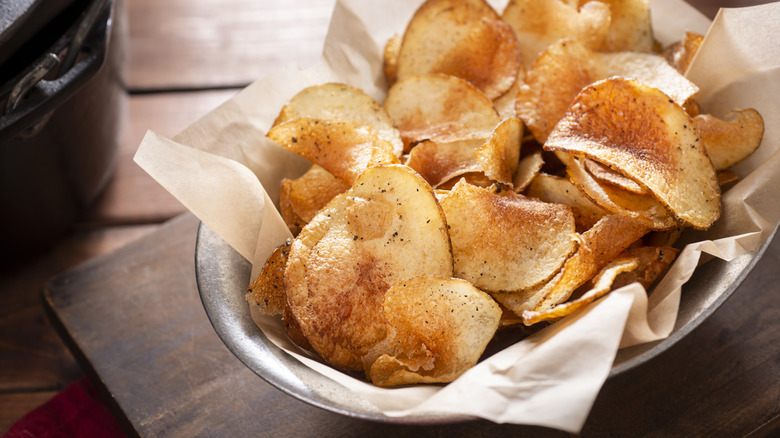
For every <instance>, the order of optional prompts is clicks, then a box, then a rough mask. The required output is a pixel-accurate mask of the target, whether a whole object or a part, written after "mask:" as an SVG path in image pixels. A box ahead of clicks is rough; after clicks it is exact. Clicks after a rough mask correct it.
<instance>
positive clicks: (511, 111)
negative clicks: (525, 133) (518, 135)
mask: <svg viewBox="0 0 780 438" xmlns="http://www.w3.org/2000/svg"><path fill="white" fill-rule="evenodd" d="M524 78H525V69H520V71H519V72H518V74H517V78H516V79H515V82H514V83H513V84H512V87H511V88H510V89H509V90H508V91H507V92H506V93H504V94H503V95H502V96H500V97H498V98H497V99H493V108H495V109H496V111H497V112H498V115H499V118H500V119H501V120H506V119H509V118H511V117H517V110H516V109H515V99H517V92H518V91H519V90H520V85H521V84H522V83H523V79H524Z"/></svg>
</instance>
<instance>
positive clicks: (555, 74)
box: [516, 40, 698, 143]
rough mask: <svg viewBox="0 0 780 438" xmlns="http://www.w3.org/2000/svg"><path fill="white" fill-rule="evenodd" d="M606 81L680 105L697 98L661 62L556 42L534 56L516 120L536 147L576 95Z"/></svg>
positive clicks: (689, 85) (649, 56)
mask: <svg viewBox="0 0 780 438" xmlns="http://www.w3.org/2000/svg"><path fill="white" fill-rule="evenodd" d="M612 76H620V77H623V78H630V79H636V80H638V81H640V82H642V83H644V84H646V85H649V86H651V87H656V88H658V89H660V90H662V91H664V92H665V93H666V94H668V95H669V96H670V97H672V99H673V100H674V101H675V102H677V103H679V104H683V103H684V102H685V101H687V100H688V99H689V98H690V97H691V96H693V95H694V94H696V93H697V92H698V87H696V86H695V85H694V84H693V83H692V82H690V81H689V80H688V79H686V78H685V77H684V76H683V75H681V74H680V73H679V72H677V70H675V69H674V68H673V67H671V66H670V65H669V64H668V63H667V62H666V60H664V58H663V57H661V56H659V55H654V54H650V53H637V52H620V53H598V52H595V51H592V50H589V49H588V48H587V47H586V46H585V45H583V44H582V43H580V42H578V41H574V40H561V41H558V42H557V43H555V44H553V45H551V46H550V47H549V48H548V49H547V50H545V51H544V53H542V54H541V55H540V56H539V59H537V61H536V62H535V63H534V65H533V68H531V69H530V70H529V71H528V72H527V74H526V77H525V79H524V83H523V84H521V85H520V87H519V91H518V94H517V102H516V105H517V107H516V111H517V115H518V117H520V118H521V119H522V120H523V122H524V123H525V124H526V126H528V129H529V130H530V131H531V132H532V133H533V135H534V137H535V138H536V139H537V141H539V142H542V143H543V142H545V141H546V140H547V137H548V135H549V134H550V132H551V131H552V129H553V128H554V127H555V124H556V123H558V121H559V120H560V119H561V118H562V117H563V115H564V114H565V113H566V110H567V109H568V107H569V105H570V104H571V102H572V101H573V100H574V98H575V97H576V96H577V94H579V92H580V91H581V90H582V89H583V88H584V87H586V86H588V85H589V84H592V83H593V82H596V81H599V80H602V79H606V78H609V77H612Z"/></svg>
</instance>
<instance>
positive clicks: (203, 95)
mask: <svg viewBox="0 0 780 438" xmlns="http://www.w3.org/2000/svg"><path fill="white" fill-rule="evenodd" d="M237 91H238V90H235V89H229V90H213V91H193V92H179V93H156V94H136V95H132V96H130V97H129V99H128V105H127V122H126V126H125V128H124V131H123V135H122V140H121V143H120V149H119V153H118V157H117V163H116V171H115V174H114V176H113V178H112V179H111V181H110V182H109V184H108V186H107V187H106V190H105V192H104V193H103V194H102V195H101V196H100V198H99V199H98V200H97V202H96V204H95V205H94V206H93V208H91V209H90V211H89V212H88V213H87V217H86V218H85V222H86V223H89V224H99V225H111V224H138V223H161V222H164V221H166V220H169V219H171V218H173V217H175V216H177V215H179V214H181V213H183V212H184V211H185V208H184V206H182V205H181V203H180V202H179V201H178V200H176V199H175V198H174V197H173V196H172V195H171V194H170V193H168V192H167V191H166V190H165V189H164V188H162V186H160V185H159V184H158V183H157V182H156V181H155V180H154V179H152V178H151V177H150V176H149V175H148V174H147V173H146V172H144V171H143V170H142V169H141V168H140V167H138V165H137V164H135V162H134V161H133V156H134V155H135V152H136V150H137V149H138V145H140V144H141V140H142V139H143V137H144V135H145V134H146V132H147V131H148V130H152V131H155V132H157V133H159V134H162V135H165V136H166V137H169V138H170V137H173V136H174V135H175V134H177V133H178V132H179V131H181V130H182V129H184V128H186V127H187V126H189V125H190V124H191V123H192V122H194V121H196V120H197V119H199V118H200V117H202V116H204V115H205V114H206V113H208V112H209V111H211V110H212V109H214V108H216V107H217V106H218V105H219V104H221V103H222V102H224V101H226V100H227V99H229V98H230V97H231V96H233V95H234V94H235V93H236V92H237Z"/></svg>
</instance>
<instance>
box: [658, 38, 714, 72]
mask: <svg viewBox="0 0 780 438" xmlns="http://www.w3.org/2000/svg"><path fill="white" fill-rule="evenodd" d="M703 40H704V36H702V35H699V34H697V33H694V32H686V33H685V38H684V39H683V40H681V41H679V42H677V43H674V44H672V45H671V46H669V47H667V48H666V49H664V51H663V56H664V58H666V61H667V62H668V63H669V65H671V66H672V67H674V68H675V69H677V71H679V72H680V73H682V74H685V73H687V72H688V67H690V66H691V63H692V62H693V58H694V57H695V56H696V53H697V52H698V51H699V46H701V42H702V41H703Z"/></svg>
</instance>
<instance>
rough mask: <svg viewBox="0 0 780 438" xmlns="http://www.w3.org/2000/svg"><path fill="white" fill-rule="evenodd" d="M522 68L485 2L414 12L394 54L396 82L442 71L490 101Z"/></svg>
mask: <svg viewBox="0 0 780 438" xmlns="http://www.w3.org/2000/svg"><path fill="white" fill-rule="evenodd" d="M520 66H521V56H520V50H519V47H518V45H517V39H516V38H515V34H514V32H513V31H512V28H511V27H509V25H508V24H506V23H504V22H503V21H501V20H500V18H499V16H498V14H497V13H496V12H495V10H493V8H492V7H491V6H490V5H489V4H488V3H487V2H485V1H483V0H469V1H454V0H428V1H426V2H425V3H423V5H422V6H420V8H419V9H418V10H417V11H416V12H415V14H414V16H413V17H412V19H411V21H410V22H409V24H408V26H407V28H406V31H405V32H404V37H403V41H402V42H401V47H400V48H399V51H398V59H397V78H398V79H399V80H402V79H404V78H407V77H409V76H414V75H419V74H427V73H443V74H447V75H452V76H457V77H459V78H461V79H464V80H466V81H468V82H469V83H471V84H473V85H474V86H475V87H476V88H477V89H479V90H480V91H482V92H483V93H485V94H486V95H487V96H488V97H489V98H491V99H494V98H497V97H499V96H501V95H503V94H504V93H506V91H507V90H508V89H509V88H510V87H511V86H512V84H513V83H514V82H515V79H516V78H517V75H518V72H519V70H520Z"/></svg>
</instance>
